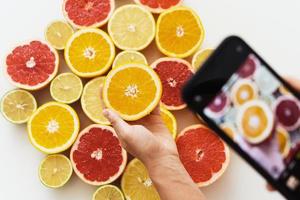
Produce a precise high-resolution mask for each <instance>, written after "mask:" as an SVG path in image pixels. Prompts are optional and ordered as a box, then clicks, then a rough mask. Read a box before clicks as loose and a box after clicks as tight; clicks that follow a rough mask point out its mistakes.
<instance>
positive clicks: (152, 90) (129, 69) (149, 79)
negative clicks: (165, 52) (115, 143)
mask: <svg viewBox="0 0 300 200" xmlns="http://www.w3.org/2000/svg"><path fill="white" fill-rule="evenodd" d="M161 95H162V85H161V82H160V79H159V77H158V76H157V74H156V73H155V72H154V71H153V69H151V68H150V67H148V66H146V65H141V64H128V65H124V66H121V67H117V68H115V69H113V70H111V71H110V72H109V73H108V75H107V76H106V79H105V83H104V86H103V100H104V103H105V105H106V106H107V107H108V108H110V109H112V110H114V111H116V112H117V113H119V115H120V116H121V117H122V118H123V119H125V120H128V121H134V120H137V119H140V118H142V117H144V116H146V115H148V114H149V113H150V112H151V111H152V110H153V109H154V108H155V107H156V105H157V104H158V103H159V101H160V98H161Z"/></svg>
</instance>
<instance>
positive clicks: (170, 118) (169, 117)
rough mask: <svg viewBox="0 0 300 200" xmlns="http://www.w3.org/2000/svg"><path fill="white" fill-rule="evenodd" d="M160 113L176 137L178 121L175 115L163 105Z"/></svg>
mask: <svg viewBox="0 0 300 200" xmlns="http://www.w3.org/2000/svg"><path fill="white" fill-rule="evenodd" d="M160 114H161V117H162V120H163V121H164V123H165V124H166V126H167V128H168V129H169V131H170V133H171V134H172V137H173V138H174V139H175V138H176V136H177V122H176V118H175V116H174V115H173V114H172V113H171V112H170V111H168V110H167V109H165V108H163V107H162V106H161V107H160Z"/></svg>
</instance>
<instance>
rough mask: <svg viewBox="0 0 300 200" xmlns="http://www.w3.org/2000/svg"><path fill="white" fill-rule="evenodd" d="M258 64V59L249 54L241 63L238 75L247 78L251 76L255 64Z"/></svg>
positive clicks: (255, 66)
mask: <svg viewBox="0 0 300 200" xmlns="http://www.w3.org/2000/svg"><path fill="white" fill-rule="evenodd" d="M258 65H259V61H258V60H257V58H256V57H255V56H254V55H252V54H251V55H249V56H248V58H247V59H246V61H245V62H244V63H243V64H242V66H241V67H240V68H239V70H238V75H239V76H240V77H241V78H249V77H251V76H252V75H253V74H254V72H255V70H256V68H257V66H258Z"/></svg>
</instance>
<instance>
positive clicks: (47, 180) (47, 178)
mask: <svg viewBox="0 0 300 200" xmlns="http://www.w3.org/2000/svg"><path fill="white" fill-rule="evenodd" d="M72 172H73V169H72V165H71V162H70V160H69V158H67V157H66V156H64V155H62V154H53V155H48V156H47V157H46V158H44V159H43V160H42V162H41V164H40V167H39V178H40V180H41V182H42V183H43V184H44V185H45V186H47V187H50V188H59V187H62V186H64V185H65V184H66V183H67V182H68V180H69V179H70V177H71V175H72Z"/></svg>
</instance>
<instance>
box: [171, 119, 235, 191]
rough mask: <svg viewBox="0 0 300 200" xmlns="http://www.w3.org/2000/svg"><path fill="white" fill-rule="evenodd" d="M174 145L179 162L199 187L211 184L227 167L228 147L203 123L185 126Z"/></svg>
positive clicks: (228, 158)
mask: <svg viewBox="0 0 300 200" xmlns="http://www.w3.org/2000/svg"><path fill="white" fill-rule="evenodd" d="M176 145H177V149H178V153H179V158H180V160H181V162H182V163H183V165H184V167H185V169H186V170H187V172H188V173H189V175H190V176H191V178H192V179H193V181H194V182H195V183H197V184H198V186H199V187H204V186H208V185H210V184H212V183H213V182H215V181H216V180H218V179H219V178H220V177H221V176H222V174H223V173H224V172H225V170H226V169H227V166H228V164H229V160H230V153H229V148H228V147H227V145H226V144H225V143H224V142H223V141H222V140H221V139H220V138H219V137H218V136H217V135H216V134H215V133H214V132H213V131H212V130H210V129H209V128H207V127H206V126H204V125H201V124H197V125H192V126H189V127H187V128H185V129H184V130H183V131H181V133H180V134H179V135H178V136H177V139H176Z"/></svg>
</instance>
